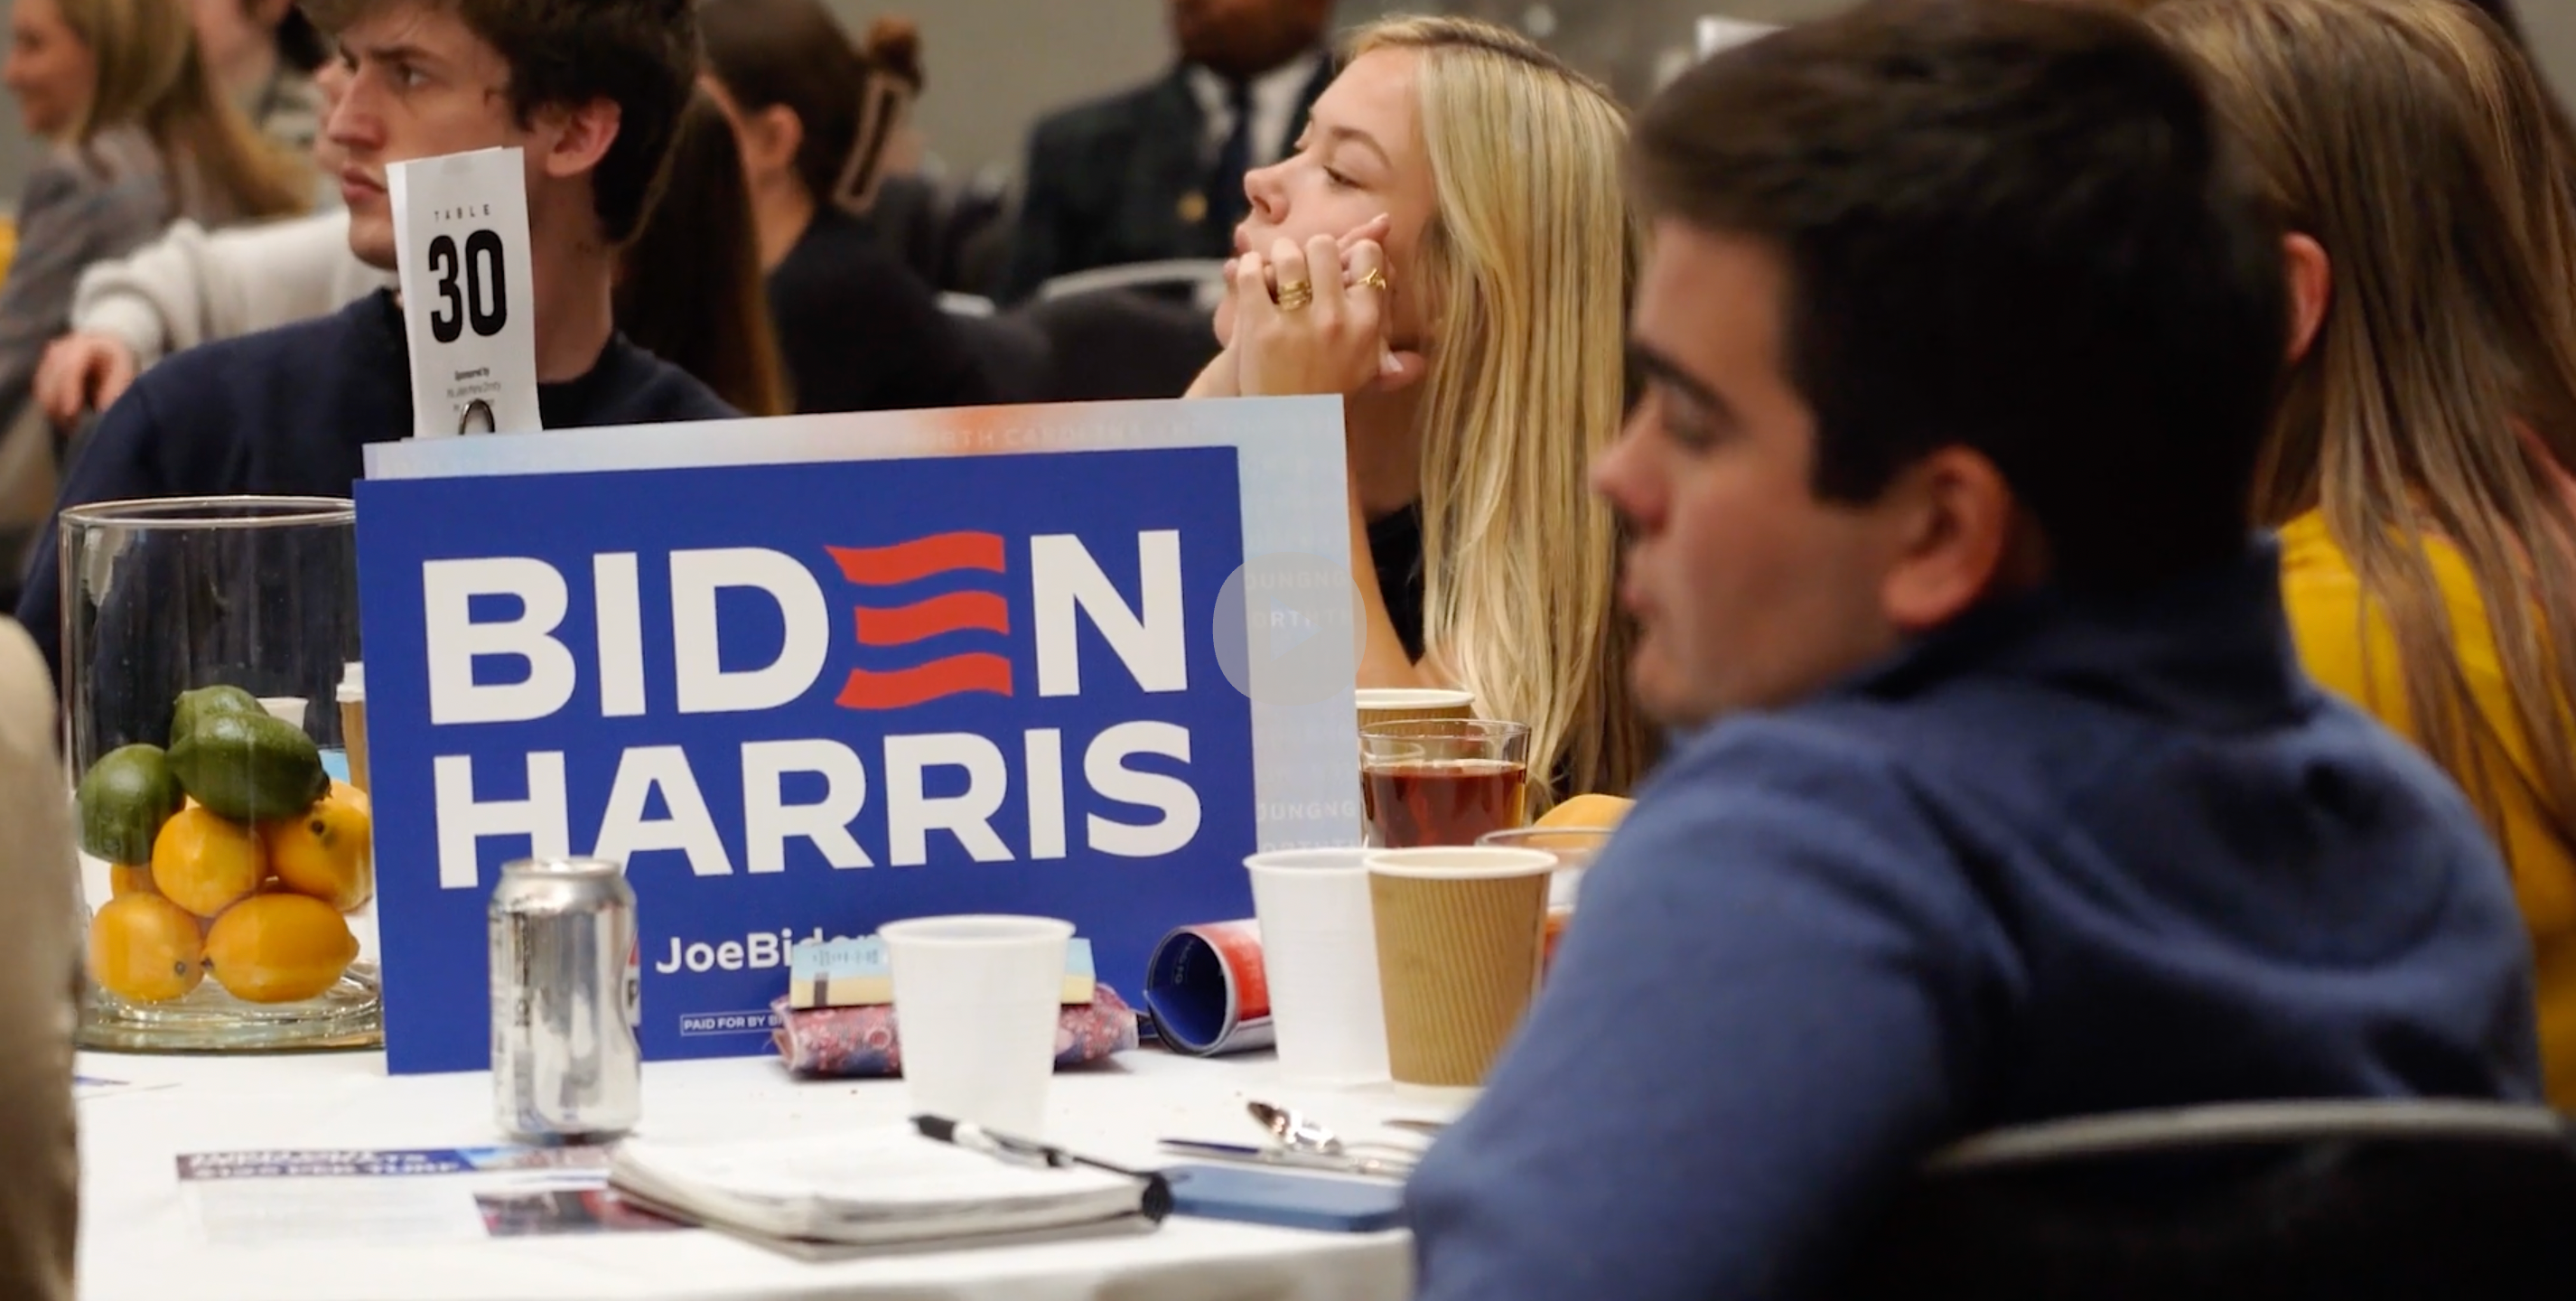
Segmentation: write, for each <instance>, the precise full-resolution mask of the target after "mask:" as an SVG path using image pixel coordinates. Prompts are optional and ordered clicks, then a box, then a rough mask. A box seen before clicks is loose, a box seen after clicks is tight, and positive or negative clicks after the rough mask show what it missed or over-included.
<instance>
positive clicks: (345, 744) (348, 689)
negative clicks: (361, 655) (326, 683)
mask: <svg viewBox="0 0 2576 1301" xmlns="http://www.w3.org/2000/svg"><path fill="white" fill-rule="evenodd" d="M335 694H336V695H337V696H338V698H339V701H338V703H339V706H340V745H341V747H342V748H343V749H344V750H346V751H347V753H348V756H349V784H350V785H352V786H355V787H357V788H358V789H359V790H362V791H364V790H369V789H370V788H369V787H368V785H367V677H366V666H365V665H363V664H358V663H352V664H350V665H349V666H348V668H347V670H346V671H345V673H344V674H343V675H342V677H341V679H340V689H339V691H338V692H337V693H335Z"/></svg>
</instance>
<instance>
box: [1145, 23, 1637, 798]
mask: <svg viewBox="0 0 2576 1301" xmlns="http://www.w3.org/2000/svg"><path fill="white" fill-rule="evenodd" d="M1351 50H1352V58H1351V60H1350V62H1349V63H1348V64H1347V65H1346V66H1345V67H1344V69H1343V71H1342V73H1341V75H1340V77H1339V78H1338V79H1337V80H1335V81H1334V82H1333V84H1332V86H1331V88H1330V89H1328V90H1327V91H1325V93H1324V96H1323V98H1322V99H1320V100H1318V101H1317V102H1316V105H1315V109H1314V115H1313V119H1312V121H1311V123H1310V124H1309V125H1308V127H1307V129H1306V131H1305V133H1304V135H1303V136H1302V137H1301V138H1300V139H1299V140H1298V142H1297V147H1296V149H1295V151H1294V152H1292V153H1291V154H1290V155H1289V156H1288V157H1287V158H1285V159H1283V160H1281V161H1280V162H1278V163H1276V164H1274V165H1272V166H1270V167H1266V168H1262V169H1259V170H1257V171H1255V172H1253V173H1252V174H1251V175H1250V177H1248V178H1247V182H1246V188H1247V191H1248V194H1249V199H1250V204H1251V210H1250V214H1249V215H1248V216H1247V217H1246V218H1245V219H1244V221H1243V224H1242V228H1241V230H1240V232H1239V234H1238V236H1237V239H1238V245H1237V247H1238V248H1239V249H1240V251H1241V256H1239V257H1238V258H1236V259H1235V261H1234V263H1233V265H1232V267H1231V271H1230V273H1231V276H1232V283H1231V292H1230V293H1229V295H1228V296H1227V298H1226V300H1225V302H1224V303H1222V304H1221V305H1220V306H1219V307H1218V309H1217V317H1216V329H1217V337H1218V339H1219V340H1220V341H1221V342H1223V343H1224V345H1225V351H1224V352H1223V353H1221V354H1220V355H1219V356H1218V357H1217V359H1216V360H1215V361H1214V362H1212V363H1210V365H1209V366H1208V368H1207V370H1206V372H1205V373H1204V374H1202V375H1201V376H1200V378H1199V382H1198V383H1197V385H1195V386H1194V387H1193V388H1192V389H1191V393H1192V395H1193V396H1198V397H1236V396H1250V397H1263V396H1275V395H1281V394H1293V393H1335V394H1341V395H1342V396H1343V407H1342V409H1343V420H1344V423H1345V427H1346V429H1347V435H1348V441H1349V464H1350V513H1351V565H1352V579H1353V582H1354V583H1356V584H1357V586H1358V588H1359V591H1360V593H1361V600H1362V603H1363V605H1364V607H1365V618H1366V621H1367V639H1366V642H1365V644H1364V647H1363V650H1362V653H1361V658H1360V685H1362V686H1366V687H1401V686H1455V687H1459V688H1463V689H1465V690H1468V691H1472V692H1474V693H1475V694H1476V700H1477V704H1478V707H1479V708H1480V709H1481V710H1482V711H1483V712H1484V714H1485V715H1486V716H1488V717H1492V718H1506V719H1512V720H1515V721H1518V722H1522V723H1526V724H1528V725H1529V728H1530V772H1531V774H1532V778H1533V780H1532V782H1531V788H1532V791H1533V796H1532V798H1533V801H1534V803H1535V805H1536V807H1534V808H1533V810H1532V812H1533V813H1539V812H1544V811H1545V810H1546V808H1547V807H1548V805H1549V804H1551V803H1552V802H1554V800H1556V799H1559V798H1562V797H1564V796H1566V795H1570V794H1576V793H1584V792H1597V793H1603V794H1614V795H1615V794H1625V793H1626V791H1627V788H1628V786H1629V784H1630V783H1631V782H1634V781H1636V780H1637V779H1638V778H1639V777H1641V776H1642V775H1643V773H1644V768H1645V765H1646V762H1647V757H1648V752H1649V749H1650V746H1651V739H1650V731H1649V729H1648V727H1647V725H1646V723H1645V722H1644V721H1643V720H1642V718H1641V717H1640V716H1638V715H1637V714H1636V712H1635V710H1634V706H1633V705H1632V703H1631V702H1630V700H1629V698H1628V693H1627V683H1626V678H1625V665H1626V659H1627V657H1626V653H1625V646H1626V638H1627V633H1628V630H1629V626H1628V623H1627V621H1626V620H1625V619H1624V618H1623V617H1622V616H1621V615H1620V614H1619V612H1618V610H1617V608H1616V605H1615V603H1614V591H1615V588H1616V587H1617V573H1618V541H1617V527H1616V522H1615V518H1614V515H1613V513H1612V511H1611V510H1610V508H1609V506H1608V505H1607V504H1606V503H1604V502H1602V501H1601V500H1600V499H1599V498H1597V497H1595V496H1594V495H1593V494H1592V492H1591V490H1590V488H1589V487H1588V486H1587V484H1586V483H1585V479H1584V474H1585V467H1586V466H1587V465H1588V464H1589V462H1590V458H1591V457H1592V455H1593V454H1594V453H1595V452H1597V451H1599V450H1600V449H1602V448H1604V447H1606V446H1608V445H1609V443H1610V441H1611V440H1612V439H1613V438H1614V437H1616V436H1617V434H1618V430H1619V419H1620V411H1621V409H1622V405H1623V401H1624V378H1625V377H1624V369H1623V365H1622V358H1621V352H1620V338H1621V331H1622V328H1623V326H1622V322H1623V321H1624V320H1625V317H1626V312H1627V306H1628V290H1629V286H1630V283H1631V281H1632V280H1633V278H1634V275H1635V269H1636V260H1637V256H1638V248H1639V239H1638V229H1637V226H1636V223H1635V221H1634V219H1633V217H1632V215H1631V212H1630V209H1629V207H1628V204H1627V202H1626V199H1625V196H1624V195H1623V194H1622V192H1621V189H1620V181H1619V156H1620V151H1621V148H1622V145H1623V143H1624V141H1625V139H1626V123H1625V119H1624V117H1623V116H1622V114H1621V112H1620V110H1619V106H1618V105H1617V104H1615V103H1613V102H1612V101H1611V99H1610V97H1609V95H1608V94H1607V93H1605V92H1604V91H1603V90H1602V89H1601V88H1600V87H1599V86H1597V85H1595V84H1593V83H1592V82H1590V81H1587V80H1585V79H1584V78H1582V77H1581V76H1579V75H1577V74H1576V73H1574V72H1573V71H1571V70H1570V69H1568V68H1567V67H1566V66H1565V65H1564V64H1562V63H1560V62H1558V61H1557V60H1556V59H1555V58H1553V57H1552V56H1550V55H1548V54H1547V53H1545V52H1544V51H1542V50H1540V49H1539V48H1538V47H1537V46H1535V45H1533V44H1531V43H1530V42H1528V41H1526V40H1524V39H1522V38H1521V37H1519V36H1517V35H1515V34H1513V33H1511V32H1508V31H1506V30H1504V29H1502V28H1499V27H1494V26H1491V25H1489V24H1485V23H1481V22H1477V21H1474V20H1469V19H1445V18H1428V19H1419V20H1410V21H1395V22H1388V23H1383V24H1379V25H1376V26H1372V27H1368V28H1365V29H1363V30H1362V31H1361V32H1360V33H1359V34H1358V35H1357V36H1356V37H1355V38H1354V40H1353V41H1352V44H1351ZM1274 294H1275V295H1276V296H1275V297H1274ZM1542 775H1543V779H1542Z"/></svg>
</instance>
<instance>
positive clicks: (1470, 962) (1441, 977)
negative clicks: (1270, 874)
mask: <svg viewBox="0 0 2576 1301" xmlns="http://www.w3.org/2000/svg"><path fill="white" fill-rule="evenodd" d="M1368 865H1369V897H1370V903H1371V907H1372V908H1373V910H1374V912H1375V914H1376V923H1377V964H1378V988H1379V995H1380V997H1381V999H1382V1000H1383V1002H1384V1004H1385V1009H1386V1053H1387V1065H1388V1068H1389V1073H1390V1074H1392V1075H1393V1077H1394V1079H1395V1082H1396V1083H1398V1084H1420V1085H1432V1086H1438V1087H1444V1088H1454V1087H1459V1086H1464V1085H1479V1084H1482V1083H1484V1081H1485V1073H1486V1072H1487V1071H1489V1070H1491V1069H1492V1068H1493V1064H1494V1060H1495V1059H1496V1058H1497V1057H1499V1056H1501V1054H1502V1051H1503V1046H1504V1045H1505V1044H1507V1043H1509V1042H1510V1041H1511V1037H1512V1032H1513V1031H1514V1030H1516V1029H1518V1028H1519V1026H1520V1022H1521V1017H1522V1015H1523V1014H1524V1013H1526V1012H1528V1010H1529V1004H1530V998H1531V996H1532V995H1533V994H1535V993H1536V992H1537V990H1538V979H1539V972H1540V969H1541V960H1542V953H1543V951H1544V945H1545V942H1546V928H1547V884H1548V875H1549V873H1550V872H1551V871H1553V870H1554V869H1555V867H1556V859H1555V857H1554V856H1553V855H1550V854H1543V853H1538V852H1535V851H1532V850H1525V849H1470V848H1459V849H1405V850H1389V851H1386V852H1384V853H1379V854H1372V855H1370V856H1369V860H1368Z"/></svg>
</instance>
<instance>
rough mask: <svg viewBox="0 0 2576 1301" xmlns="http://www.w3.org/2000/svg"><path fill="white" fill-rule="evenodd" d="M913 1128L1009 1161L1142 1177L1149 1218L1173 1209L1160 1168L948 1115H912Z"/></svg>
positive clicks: (943, 1141) (933, 1137)
mask: <svg viewBox="0 0 2576 1301" xmlns="http://www.w3.org/2000/svg"><path fill="white" fill-rule="evenodd" d="M912 1127H913V1128H914V1129H917V1130H919V1131H921V1136H922V1137H923V1138H927V1139H932V1140H935V1141H938V1142H941V1143H947V1144H951V1145H953V1146H956V1147H962V1148H965V1149H966V1150H968V1151H970V1152H981V1153H984V1154H985V1155H987V1156H993V1157H999V1158H1001V1159H1002V1160H1005V1161H1022V1162H1032V1163H1035V1164H1037V1165H1043V1166H1051V1167H1055V1168H1058V1169H1061V1168H1063V1167H1065V1166H1074V1165H1084V1166H1089V1167H1091V1168H1092V1169H1094V1170H1106V1171H1108V1172H1109V1173H1111V1174H1114V1175H1124V1176H1126V1177H1127V1178H1129V1179H1141V1180H1144V1181H1145V1200H1144V1203H1143V1205H1142V1206H1141V1207H1140V1208H1139V1209H1141V1210H1142V1211H1143V1212H1144V1213H1145V1218H1147V1219H1149V1220H1160V1219H1162V1218H1163V1217H1164V1216H1166V1215H1169V1214H1170V1213H1171V1210H1172V1185H1171V1181H1170V1180H1167V1179H1165V1178H1164V1177H1163V1176H1162V1174H1161V1172H1159V1171H1154V1170H1131V1169H1129V1168H1127V1167H1126V1166H1123V1165H1111V1164H1110V1163H1109V1162H1106V1161H1102V1160H1099V1159H1097V1158H1094V1157H1087V1156H1081V1155H1078V1154H1076V1153H1072V1152H1067V1151H1065V1150H1064V1149H1063V1148H1060V1147H1049V1146H1047V1145H1046V1144H1044V1143H1040V1142H1038V1141H1036V1140H1034V1139H1026V1138H1013V1137H1011V1136H1009V1135H1007V1134H996V1133H994V1132H993V1131H991V1130H989V1129H986V1128H984V1127H983V1126H981V1125H970V1124H968V1123H966V1122H965V1121H962V1120H951V1119H949V1118H948V1117H946V1116H931V1115H920V1116H915V1117H913V1118H912Z"/></svg>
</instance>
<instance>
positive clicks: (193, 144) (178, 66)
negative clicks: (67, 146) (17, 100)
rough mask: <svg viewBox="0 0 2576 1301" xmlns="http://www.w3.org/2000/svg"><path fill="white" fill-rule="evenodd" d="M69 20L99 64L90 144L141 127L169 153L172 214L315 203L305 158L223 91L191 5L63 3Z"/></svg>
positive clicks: (88, 116) (210, 216)
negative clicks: (261, 128)
mask: <svg viewBox="0 0 2576 1301" xmlns="http://www.w3.org/2000/svg"><path fill="white" fill-rule="evenodd" d="M57 2H58V3H59V4H60V5H61V6H62V13H63V24H64V26H66V27H69V28H70V29H71V30H72V34H73V35H75V36H77V37H79V38H80V41H81V44H83V45H85V46H88V47H89V50H90V52H91V54H92V55H93V56H94V57H95V58H96V59H97V62H98V86H97V89H96V90H94V91H93V92H92V93H91V95H90V97H89V102H88V103H87V104H86V105H84V106H83V107H82V109H81V113H80V117H79V119H78V120H77V121H75V122H74V123H73V126H72V131H71V137H70V138H71V140H72V142H73V143H74V145H75V146H86V145H88V144H89V143H90V142H91V141H92V140H94V139H96V138H97V137H98V135H99V134H100V133H101V132H105V131H110V130H114V129H116V128H119V127H128V126H132V127H139V128H141V129H142V130H143V132H144V134H146V135H148V136H149V137H151V140H152V144H153V148H154V149H155V150H156V151H157V152H158V153H159V154H160V155H161V160H162V163H163V167H164V171H165V173H166V175H167V178H168V184H169V187H170V201H171V207H172V215H174V216H176V215H186V216H192V217H197V218H200V219H202V220H207V221H233V220H238V219H241V218H246V217H275V216H284V215H286V214H289V213H297V212H302V211H304V210H305V208H306V207H308V206H309V205H310V204H311V202H312V195H313V178H312V174H311V172H310V171H309V170H308V168H307V166H306V164H305V163H304V162H303V160H300V159H297V158H295V157H293V156H292V155H289V154H287V153H285V152H283V151H282V150H281V149H279V148H278V147H277V146H275V145H273V144H271V143H270V142H269V141H268V140H266V139H265V138H264V137H262V136H261V135H260V134H259V133H258V132H257V131H255V130H253V129H252V128H251V125H250V123H249V122H248V121H246V120H244V119H243V117H242V115H241V111H240V110H239V109H236V108H234V107H233V105H232V102H231V101H230V100H229V99H227V98H225V96H224V95H223V94H221V93H220V92H218V91H217V90H216V88H215V83H214V79H213V77H211V76H209V75H208V74H207V71H206V65H205V60H204V59H203V57H201V55H200V53H199V51H198V49H197V37H196V29H195V28H194V26H192V25H191V24H190V22H189V20H188V12H187V6H186V3H185V0H57Z"/></svg>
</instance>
